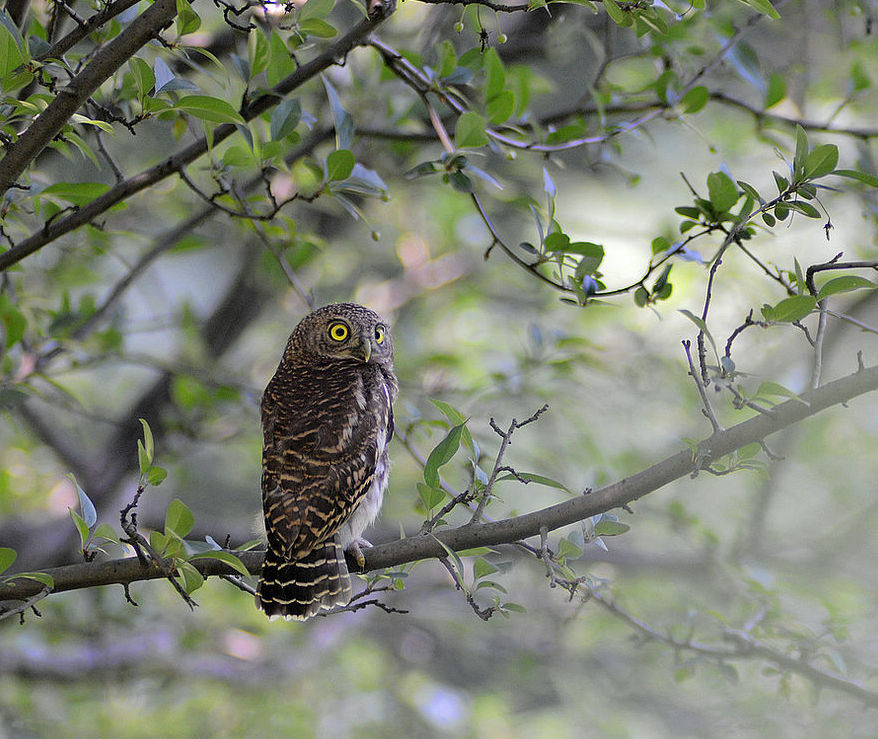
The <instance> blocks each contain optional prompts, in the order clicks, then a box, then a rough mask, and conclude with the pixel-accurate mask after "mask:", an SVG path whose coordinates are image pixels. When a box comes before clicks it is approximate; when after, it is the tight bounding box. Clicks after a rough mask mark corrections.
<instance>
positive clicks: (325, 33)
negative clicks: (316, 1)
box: [299, 0, 338, 38]
mask: <svg viewBox="0 0 878 739" xmlns="http://www.w3.org/2000/svg"><path fill="white" fill-rule="evenodd" d="M311 2H313V0H308V3H307V4H310V3H311ZM299 30H300V31H301V32H302V33H303V34H305V35H306V36H314V37H315V38H334V37H335V36H338V30H336V28H335V26H333V25H332V24H330V23H327V22H326V21H324V20H321V19H320V18H310V19H309V20H306V21H302V22H301V23H299Z"/></svg>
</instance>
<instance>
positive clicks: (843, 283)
mask: <svg viewBox="0 0 878 739" xmlns="http://www.w3.org/2000/svg"><path fill="white" fill-rule="evenodd" d="M876 287H878V285H876V284H875V283H874V282H872V281H871V280H867V279H866V278H865V277H860V276H859V275H846V276H844V277H836V278H834V279H832V280H829V282H827V283H826V284H825V285H823V287H821V288H820V292H819V293H817V300H823V298H828V297H829V296H830V295H836V294H838V293H847V292H851V291H852V290H859V289H861V288H866V289H868V290H874V289H875V288H876Z"/></svg>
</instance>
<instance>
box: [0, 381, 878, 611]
mask: <svg viewBox="0 0 878 739" xmlns="http://www.w3.org/2000/svg"><path fill="white" fill-rule="evenodd" d="M876 389H878V365H876V366H873V367H868V368H865V369H862V370H860V371H858V372H855V373H854V374H852V375H848V376H847V377H844V378H842V379H840V380H835V381H834V382H830V383H828V384H826V385H824V386H822V387H821V388H819V389H818V390H816V391H815V392H812V393H810V394H809V395H808V396H807V397H806V400H807V402H803V401H802V400H788V401H786V402H785V403H782V404H780V405H778V406H776V407H775V408H774V409H773V410H774V412H773V413H772V414H770V415H767V414H760V415H757V416H754V417H753V418H750V419H748V420H746V421H744V422H742V423H739V424H737V425H736V426H733V427H731V428H729V429H727V430H725V431H721V432H719V433H716V434H713V435H712V436H711V437H709V438H707V439H705V440H704V441H702V442H701V443H700V444H699V445H698V451H697V453H693V452H692V451H690V450H688V449H686V450H684V451H681V452H678V453H676V454H673V455H671V456H670V457H667V458H666V459H664V460H662V461H661V462H658V463H657V464H654V465H652V466H651V467H649V468H647V469H645V470H643V471H642V472H639V473H637V474H636V475H633V476H631V477H628V478H625V479H623V480H620V481H619V482H616V483H613V484H611V485H607V486H606V487H603V488H601V489H600V490H596V491H594V492H592V493H589V494H586V495H582V496H579V497H576V498H573V499H571V500H567V501H564V502H563V503H558V504H557V505H553V506H549V507H548V508H543V509H541V510H539V511H534V512H533V513H528V514H525V515H523V516H516V517H514V518H507V519H504V520H501V521H495V522H491V523H484V524H467V525H464V526H460V527H458V528H449V529H443V530H440V531H437V532H435V533H428V534H420V535H417V536H413V537H410V538H407V539H401V540H399V541H394V542H390V543H388V544H381V545H378V546H376V547H373V548H371V549H368V550H366V551H364V552H363V553H364V554H365V556H366V565H365V568H364V571H366V572H369V571H373V570H380V569H384V568H387V567H395V566H399V565H402V564H405V563H407V562H413V561H416V560H420V559H430V558H435V557H444V556H446V555H447V552H446V550H445V548H444V547H443V544H444V545H445V547H448V548H449V549H453V550H455V551H461V550H464V549H471V548H473V547H478V546H491V545H497V544H509V543H512V542H516V541H519V540H521V539H526V538H528V537H531V536H538V535H539V534H540V530H541V529H545V530H546V531H553V530H555V529H559V528H561V527H563V526H567V525H569V524H572V523H576V522H577V521H581V520H583V519H585V518H588V517H589V516H594V515H597V514H598V513H604V512H606V511H609V510H611V509H614V508H620V507H622V506H626V505H628V504H629V503H631V502H633V501H635V500H638V499H639V498H642V497H644V496H645V495H648V494H650V493H653V492H655V491H656V490H658V489H659V488H662V487H664V486H665V485H667V484H668V483H670V482H673V481H674V480H677V479H679V478H681V477H683V476H685V475H689V474H692V473H695V472H697V471H698V470H699V469H701V468H702V467H703V466H704V465H706V464H708V463H709V462H710V460H712V459H716V458H718V457H722V456H724V455H726V454H730V453H731V452H733V451H735V450H736V449H740V448H741V447H743V446H745V445H747V444H750V443H753V442H758V441H761V440H762V439H764V438H765V437H767V436H769V435H771V434H773V433H776V432H777V431H780V430H781V429H784V428H787V427H788V426H791V425H793V424H796V423H799V422H801V421H803V420H805V419H807V418H809V417H810V416H813V415H815V414H817V413H819V412H820V411H823V410H825V409H827V408H830V407H831V406H834V405H838V404H840V403H846V402H848V401H849V400H852V399H853V398H856V397H858V396H860V395H863V394H865V393H868V392H871V391H873V390H876ZM440 542H441V543H440ZM238 556H239V557H240V558H241V561H242V562H243V563H244V565H245V566H246V567H247V569H248V570H249V571H250V572H251V573H254V574H255V573H257V572H258V571H259V568H260V566H261V564H262V556H263V553H262V552H258V551H249V552H240V553H238ZM192 564H193V565H195V567H196V568H197V569H198V570H199V572H201V574H202V575H204V576H205V577H211V576H217V575H228V574H234V571H233V570H232V569H231V568H229V567H228V566H227V565H224V564H223V563H222V562H219V561H218V560H210V559H199V560H195V561H193V562H192ZM42 572H45V573H46V574H49V575H51V576H52V577H53V578H54V580H55V585H54V588H53V592H56V593H58V592H63V591H67V590H78V589H82V588H89V587H95V586H98V585H110V584H114V583H115V584H129V583H132V582H136V581H138V580H152V579H157V578H162V577H165V576H166V575H165V573H164V572H163V571H162V570H161V569H160V568H159V567H157V566H155V565H143V564H141V563H140V562H139V561H138V559H137V558H136V557H128V558H125V559H116V560H110V561H106V562H91V563H82V564H75V565H67V566H64V567H55V568H51V569H47V570H42ZM42 587H43V586H42V584H41V583H39V582H36V581H33V580H24V579H21V580H12V581H10V582H6V583H0V601H4V600H21V599H23V598H27V597H29V596H32V595H34V594H36V593H38V592H39V591H40V590H41V588H42Z"/></svg>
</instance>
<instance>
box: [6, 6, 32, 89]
mask: <svg viewBox="0 0 878 739" xmlns="http://www.w3.org/2000/svg"><path fill="white" fill-rule="evenodd" d="M0 13H2V20H3V22H2V28H0V77H6V75H8V74H9V73H10V72H12V71H13V70H14V69H16V67H19V66H20V65H22V64H24V62H25V61H27V60H26V59H25V55H24V53H22V48H23V42H22V39H21V36H20V35H19V33H18V29H17V28H16V26H15V24H14V23H13V22H12V20H11V19H10V18H9V16H8V15H7V13H6V11H5V10H2V9H0ZM13 32H14V33H13Z"/></svg>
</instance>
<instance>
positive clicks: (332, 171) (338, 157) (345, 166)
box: [326, 149, 355, 182]
mask: <svg viewBox="0 0 878 739" xmlns="http://www.w3.org/2000/svg"><path fill="white" fill-rule="evenodd" d="M354 163H355V160H354V155H353V154H351V152H349V151H347V150H345V149H336V150H335V151H333V152H330V154H329V156H328V157H326V180H327V182H334V181H336V180H344V179H347V178H348V177H349V176H350V174H351V172H352V171H353V169H354Z"/></svg>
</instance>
